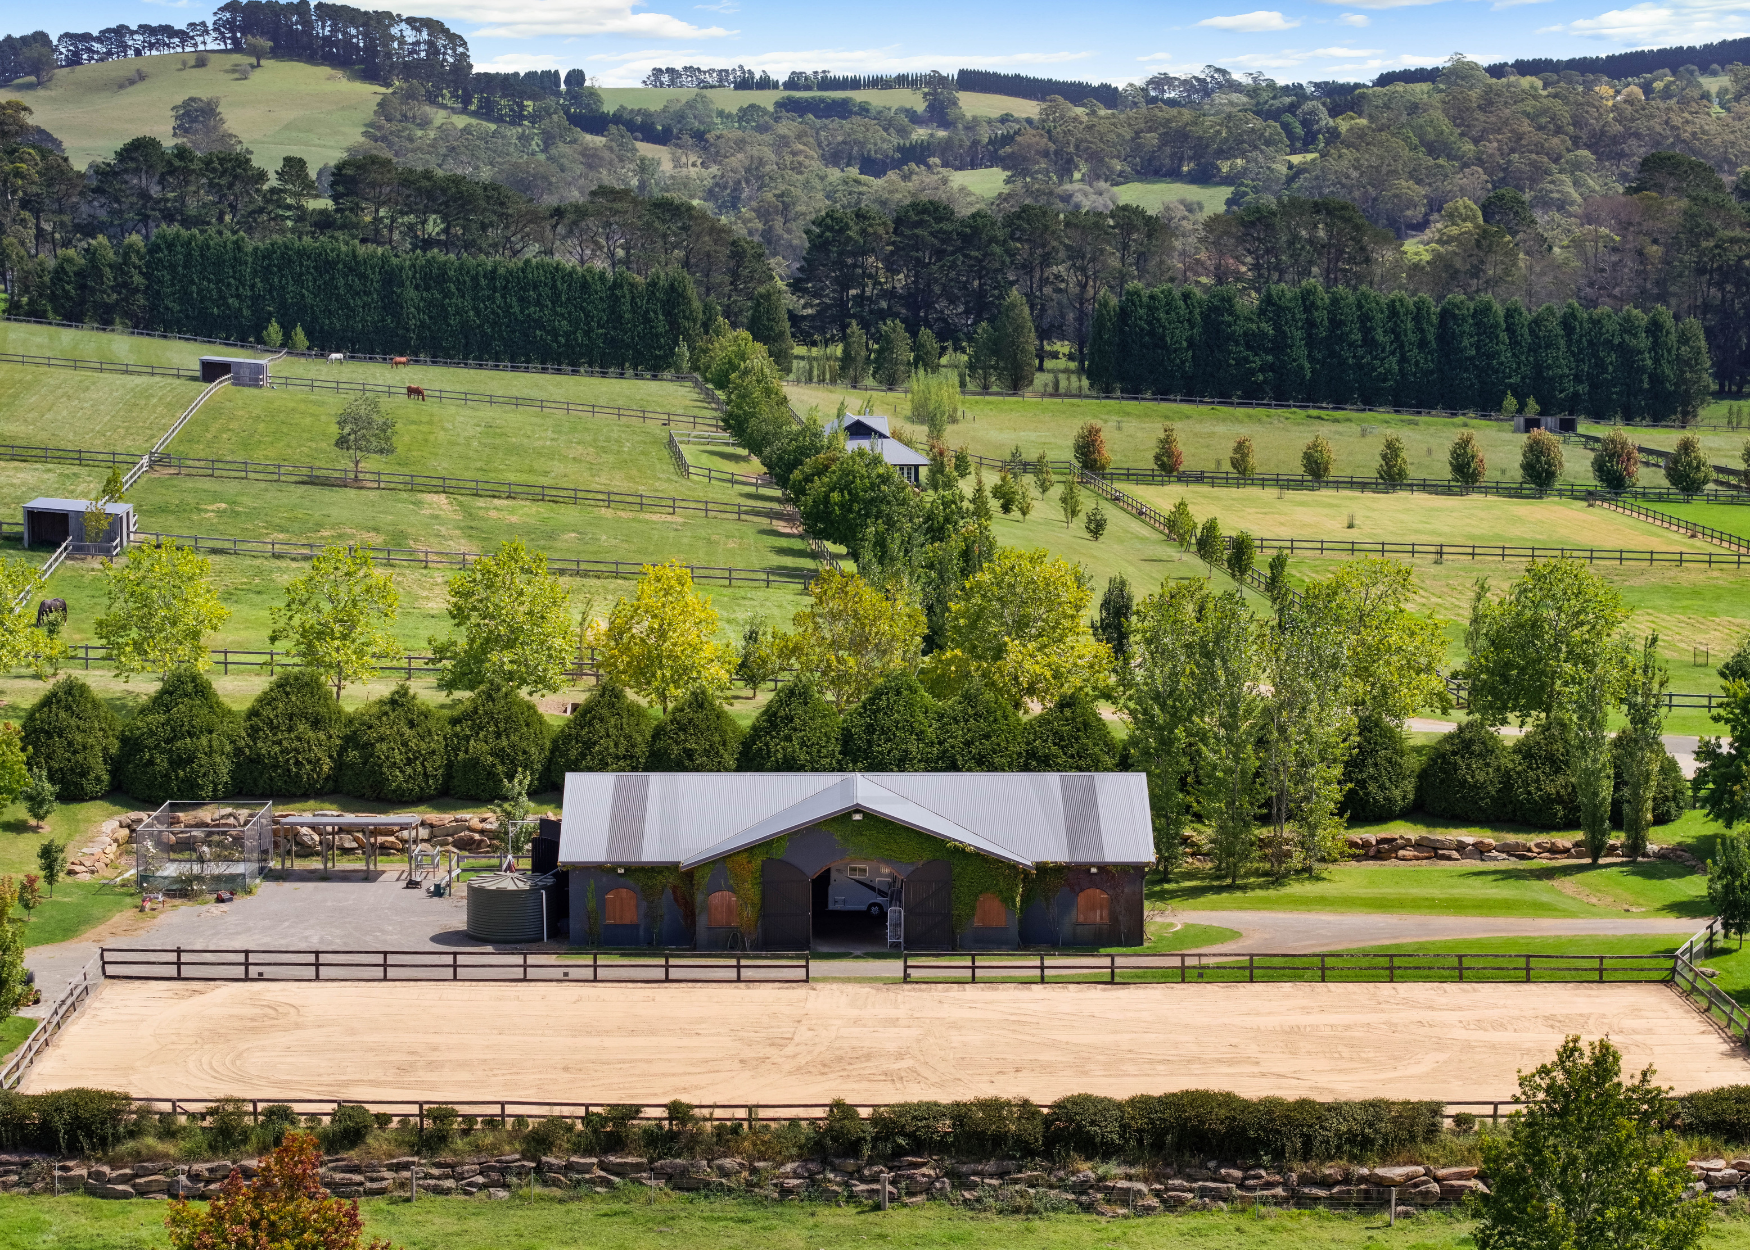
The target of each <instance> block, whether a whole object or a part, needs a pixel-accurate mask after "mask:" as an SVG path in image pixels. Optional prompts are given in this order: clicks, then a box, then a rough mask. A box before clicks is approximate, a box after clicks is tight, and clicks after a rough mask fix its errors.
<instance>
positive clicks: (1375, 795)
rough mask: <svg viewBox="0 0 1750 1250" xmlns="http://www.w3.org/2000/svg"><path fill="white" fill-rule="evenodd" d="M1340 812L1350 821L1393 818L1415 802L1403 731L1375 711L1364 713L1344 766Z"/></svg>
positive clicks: (1407, 809)
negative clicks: (1343, 788)
mask: <svg viewBox="0 0 1750 1250" xmlns="http://www.w3.org/2000/svg"><path fill="white" fill-rule="evenodd" d="M1343 784H1344V785H1346V786H1348V787H1349V789H1348V792H1347V793H1346V794H1345V795H1344V796H1343V803H1342V807H1341V809H1340V810H1341V811H1342V813H1343V815H1345V816H1347V817H1349V818H1350V819H1351V820H1396V819H1397V818H1398V817H1400V816H1402V815H1404V814H1405V813H1406V812H1408V811H1409V810H1410V809H1411V808H1412V807H1414V806H1415V805H1416V769H1415V766H1414V763H1413V762H1412V760H1411V758H1410V752H1409V749H1408V745H1407V743H1406V741H1405V738H1404V734H1403V731H1402V730H1401V729H1399V728H1398V727H1397V726H1396V725H1394V724H1392V723H1391V722H1390V721H1388V720H1386V719H1385V717H1383V716H1380V715H1379V714H1378V713H1377V712H1367V713H1363V715H1362V716H1361V719H1360V723H1359V724H1358V725H1357V726H1356V734H1355V750H1354V751H1353V752H1351V753H1350V755H1349V759H1348V760H1347V761H1346V762H1345V763H1344V765H1343Z"/></svg>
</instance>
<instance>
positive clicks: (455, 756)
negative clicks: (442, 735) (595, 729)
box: [449, 681, 552, 799]
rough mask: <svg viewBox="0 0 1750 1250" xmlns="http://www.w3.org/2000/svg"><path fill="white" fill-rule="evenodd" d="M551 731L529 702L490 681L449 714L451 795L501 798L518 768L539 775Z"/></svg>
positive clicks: (512, 691)
mask: <svg viewBox="0 0 1750 1250" xmlns="http://www.w3.org/2000/svg"><path fill="white" fill-rule="evenodd" d="M551 736H552V732H551V730H549V729H548V728H547V720H546V718H545V717H543V716H542V715H541V711H540V709H539V708H537V707H536V706H535V705H534V704H533V703H530V702H529V701H528V700H527V699H525V698H523V697H522V695H520V694H518V693H517V692H516V691H514V690H512V689H511V688H510V687H509V686H506V685H505V684H503V683H502V682H497V681H489V682H487V683H486V684H485V685H484V686H481V687H480V689H478V690H476V691H475V692H474V693H473V694H471V695H469V696H468V698H467V699H466V700H464V701H463V703H462V706H461V707H459V708H457V709H456V710H455V712H454V713H453V714H452V715H451V716H450V728H449V739H450V793H451V794H454V795H456V796H458V797H460V798H465V799H496V798H502V797H503V796H504V794H505V791H506V789H507V788H508V787H509V785H510V782H511V780H512V779H513V778H515V777H516V775H517V774H518V773H519V772H526V773H527V774H528V775H529V776H530V777H539V776H541V775H542V774H543V773H544V772H545V770H546V767H547V747H548V740H549V738H551Z"/></svg>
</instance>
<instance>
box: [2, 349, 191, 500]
mask: <svg viewBox="0 0 1750 1250" xmlns="http://www.w3.org/2000/svg"><path fill="white" fill-rule="evenodd" d="M200 393H201V388H200V383H198V382H185V381H183V380H182V379H180V378H152V377H138V376H129V375H126V374H118V373H108V374H99V373H76V372H74V371H72V370H69V369H45V368H41V367H39V366H34V365H13V364H6V363H4V362H0V441H3V442H7V443H19V444H23V445H25V446H31V447H79V448H86V449H90V450H95V451H126V452H136V453H138V452H144V451H145V450H146V449H147V448H149V447H151V446H152V444H153V443H156V442H157V441H158V439H159V438H160V437H162V436H163V434H164V431H165V430H167V429H169V428H170V426H171V423H172V422H174V421H175V420H176V418H177V417H178V416H179V415H180V414H181V412H182V410H183V409H184V408H186V407H188V405H189V404H190V403H192V402H193V401H194V400H195V399H196V398H197V397H198V396H199V395H200ZM97 480H98V481H100V482H101V481H102V480H103V473H102V472H101V471H100V472H98V474H97Z"/></svg>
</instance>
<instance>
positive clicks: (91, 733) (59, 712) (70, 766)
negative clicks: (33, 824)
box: [23, 677, 121, 803]
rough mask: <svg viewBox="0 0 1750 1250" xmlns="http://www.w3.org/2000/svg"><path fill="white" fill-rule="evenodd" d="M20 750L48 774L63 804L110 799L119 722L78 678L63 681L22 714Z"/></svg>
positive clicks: (107, 706) (119, 731)
mask: <svg viewBox="0 0 1750 1250" xmlns="http://www.w3.org/2000/svg"><path fill="white" fill-rule="evenodd" d="M23 730H24V750H25V754H26V755H27V756H28V757H29V759H30V762H31V764H32V766H33V767H36V768H42V769H46V770H47V771H48V774H49V780H50V781H52V782H54V783H55V791H56V794H57V795H58V797H59V798H60V799H61V801H62V802H64V803H77V802H82V801H83V800H86V799H98V798H102V797H103V796H104V795H106V794H108V793H109V789H110V770H111V769H112V768H113V767H114V766H115V757H116V752H117V751H118V750H120V749H121V721H120V720H119V719H118V718H117V717H116V714H115V713H114V712H113V711H111V710H110V707H109V705H108V704H107V703H105V702H104V701H103V700H102V699H100V698H98V697H97V694H96V692H95V691H93V690H92V689H91V687H90V686H88V685H86V684H85V683H84V682H82V681H80V680H79V679H78V678H77V677H63V678H61V680H60V681H57V682H56V683H55V684H54V685H52V686H50V687H49V689H48V692H47V693H46V694H44V695H43V697H42V698H40V699H38V700H37V701H36V703H35V704H33V705H32V707H31V709H30V711H28V712H26V713H25V714H24V725H23Z"/></svg>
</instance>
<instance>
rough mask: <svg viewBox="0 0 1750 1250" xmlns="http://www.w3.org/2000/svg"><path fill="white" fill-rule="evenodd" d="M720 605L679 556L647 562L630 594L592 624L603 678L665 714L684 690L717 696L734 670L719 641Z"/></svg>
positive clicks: (729, 653) (592, 638) (729, 652)
mask: <svg viewBox="0 0 1750 1250" xmlns="http://www.w3.org/2000/svg"><path fill="white" fill-rule="evenodd" d="M716 634H717V610H716V609H715V608H713V607H712V606H711V601H710V600H709V599H707V598H706V597H704V596H703V595H700V594H698V593H697V592H696V591H694V589H693V574H692V571H691V570H690V569H688V568H686V567H684V566H683V565H682V564H681V562H680V561H679V560H671V561H669V562H668V563H667V564H647V565H645V566H644V568H643V571H642V572H641V574H640V576H639V578H638V588H637V590H636V591H635V592H634V594H633V596H632V598H630V599H620V600H619V601H617V602H616V603H615V604H614V606H613V608H612V610H611V611H610V612H609V613H608V619H607V620H606V621H605V622H603V623H601V624H599V625H595V626H592V627H591V629H590V634H589V639H590V643H591V645H593V646H595V647H596V648H597V649H598V659H597V663H598V665H599V666H600V669H601V674H602V677H603V678H604V679H605V680H608V681H614V682H618V683H619V684H620V685H622V686H625V687H626V688H627V689H628V690H631V691H634V692H635V693H637V694H641V695H643V696H644V697H645V698H647V699H653V700H655V702H656V704H657V706H659V707H660V708H662V710H663V711H664V712H665V713H666V712H667V711H668V706H669V704H670V702H672V701H673V700H674V699H675V698H677V697H679V696H680V695H681V694H682V693H683V692H684V691H686V690H689V689H691V688H694V687H699V688H702V689H704V690H705V691H707V692H708V693H712V694H713V695H714V694H715V693H716V692H718V691H722V690H725V689H727V687H728V686H729V680H730V676H731V674H732V673H734V671H735V666H736V659H737V657H736V654H735V651H734V649H733V648H731V647H728V646H725V645H723V644H721V643H718V642H716V641H715V638H716Z"/></svg>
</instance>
